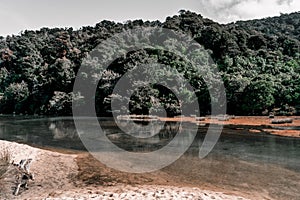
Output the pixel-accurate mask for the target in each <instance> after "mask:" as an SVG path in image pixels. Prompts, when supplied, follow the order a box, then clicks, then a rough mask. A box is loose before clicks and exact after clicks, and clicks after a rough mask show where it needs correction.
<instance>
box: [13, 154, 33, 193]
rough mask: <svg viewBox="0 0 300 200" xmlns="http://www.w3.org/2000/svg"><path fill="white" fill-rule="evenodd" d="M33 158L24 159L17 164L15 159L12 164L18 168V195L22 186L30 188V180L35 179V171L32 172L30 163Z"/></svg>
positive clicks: (15, 191) (16, 189) (16, 190)
mask: <svg viewBox="0 0 300 200" xmlns="http://www.w3.org/2000/svg"><path fill="white" fill-rule="evenodd" d="M31 161H32V159H30V158H29V159H23V160H21V161H20V163H18V164H15V163H14V161H13V162H12V165H13V166H14V167H16V169H17V170H18V175H17V177H16V178H17V182H16V188H15V190H14V195H18V194H19V191H20V188H24V189H28V182H29V181H30V180H34V176H33V173H30V164H31Z"/></svg>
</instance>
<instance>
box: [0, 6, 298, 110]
mask: <svg viewBox="0 0 300 200" xmlns="http://www.w3.org/2000/svg"><path fill="white" fill-rule="evenodd" d="M134 27H163V28H167V29H171V30H174V31H178V32H182V33H184V34H188V35H190V36H191V37H192V38H193V39H194V40H195V41H197V42H198V43H199V44H200V45H201V46H203V47H204V48H205V49H207V50H208V51H209V52H210V53H211V57H212V59H213V61H214V63H216V66H217V68H218V71H219V75H220V76H221V77H222V79H223V82H224V86H225V89H226V97H227V113H228V114H233V115H269V114H270V113H274V114H276V115H299V113H300V41H299V39H300V12H296V13H291V14H281V15H280V16H278V17H269V18H264V19H259V20H249V21H237V22H235V23H229V24H219V23H217V22H214V21H212V20H210V19H207V18H204V17H202V16H201V15H200V14H197V13H193V12H190V11H186V10H181V11H179V12H178V14H177V15H175V16H170V17H167V18H166V20H165V21H164V22H160V21H143V20H134V21H126V22H124V23H116V22H113V21H107V20H103V21H101V22H99V23H97V24H96V25H95V26H87V27H82V28H80V29H79V30H74V29H73V28H52V29H50V28H41V29H40V30H36V31H32V30H24V31H23V32H21V33H20V34H19V35H11V36H7V37H1V36H0V55H1V58H0V113H1V114H13V113H14V114H28V115H49V116H50V115H72V102H74V101H76V102H78V104H80V103H87V102H89V101H90V99H86V97H85V95H84V94H77V93H73V85H74V81H75V78H76V76H77V75H78V74H77V73H78V70H79V67H80V66H81V65H82V62H83V60H84V59H85V58H86V56H87V54H88V53H89V52H90V51H92V50H93V49H94V48H95V47H96V46H97V45H98V44H100V43H101V42H102V41H103V40H106V39H107V38H109V37H111V36H112V35H114V34H116V33H120V32H122V31H123V30H127V29H131V28H134ZM153 59H155V60H156V61H157V62H158V63H163V64H166V65H170V66H171V67H175V68H181V69H183V71H185V69H187V66H188V63H186V62H184V61H182V60H180V59H178V58H176V57H174V55H172V53H170V52H165V51H161V50H153V49H141V50H138V51H135V52H128V53H127V54H126V55H124V56H123V57H122V58H118V59H117V60H116V61H114V62H113V63H112V64H111V66H110V67H109V68H108V69H107V70H106V71H105V72H97V66H93V65H91V66H90V68H91V69H90V70H91V71H94V76H97V77H99V76H100V77H101V76H102V79H103V80H100V81H99V84H98V86H97V92H96V94H95V97H94V98H93V100H94V101H95V102H96V105H97V106H96V108H95V109H96V111H97V114H98V115H99V116H110V115H111V113H112V110H111V107H110V99H111V95H112V91H113V88H114V86H115V84H116V83H117V80H118V79H119V77H120V76H122V74H124V73H125V71H126V70H128V69H132V68H133V67H134V66H136V65H138V64H142V63H147V62H149V60H153ZM174 60H175V61H174ZM97 73H98V74H97ZM188 74H190V75H188ZM191 74H192V73H187V76H189V78H188V80H189V81H190V82H191V85H192V86H193V87H194V88H195V91H196V95H197V98H198V102H199V106H200V112H201V115H207V114H210V109H211V103H210V101H211V100H210V96H209V94H208V90H207V87H206V86H205V84H203V80H202V78H201V77H197V76H196V75H193V74H192V75H191ZM86 78H87V80H91V79H92V78H93V77H86ZM183 90H184V88H183ZM182 92H184V91H182ZM153 99H159V100H160V101H161V103H162V104H163V106H164V108H165V109H166V110H167V114H168V115H169V116H174V115H178V114H180V103H179V102H178V100H176V97H174V94H172V92H170V91H169V90H167V89H166V88H164V87H161V86H159V85H152V86H151V87H144V88H139V89H138V90H137V91H136V92H135V93H134V95H133V97H132V98H131V102H130V109H131V110H130V111H131V112H132V113H134V114H148V113H149V109H150V107H151V106H152V105H153V102H152V101H153Z"/></svg>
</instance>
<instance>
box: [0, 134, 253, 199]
mask: <svg viewBox="0 0 300 200" xmlns="http://www.w3.org/2000/svg"><path fill="white" fill-rule="evenodd" d="M0 150H1V151H4V150H7V151H9V152H10V153H11V160H14V162H15V163H17V162H19V161H20V160H21V159H24V158H32V159H33V161H32V164H31V167H30V171H31V172H32V173H34V177H35V180H34V181H31V182H29V184H28V190H20V194H19V195H18V196H14V195H13V189H14V187H15V173H16V172H15V171H14V170H15V167H13V166H10V167H9V168H8V170H7V172H6V173H5V174H4V175H3V177H2V178H1V182H0V199H18V200H19V199H20V200H21V199H68V200H70V199H203V200H209V199H220V200H221V199H228V200H229V199H232V200H235V199H236V200H243V199H247V198H245V197H242V195H241V196H240V195H237V192H236V191H235V192H231V191H228V192H226V191H222V192H219V191H216V190H215V189H212V190H209V189H207V186H206V188H205V189H204V188H199V187H192V186H191V187H189V186H184V185H180V184H175V185H174V184H170V185H168V182H169V181H170V182H171V181H172V180H169V179H168V175H167V174H165V173H164V172H157V173H152V174H145V175H135V174H126V175H124V174H123V173H121V172H119V173H118V172H116V171H115V170H111V169H108V168H106V167H103V168H101V167H100V168H99V169H98V170H99V171H100V172H102V171H103V173H102V174H99V175H98V176H95V174H93V176H94V177H93V178H94V179H97V177H98V179H97V180H94V182H93V183H91V184H88V183H87V182H85V180H89V181H90V179H85V178H84V175H83V174H84V172H83V169H84V167H82V166H81V167H80V166H78V162H79V161H80V159H79V158H80V157H81V159H83V158H84V157H85V156H86V155H85V154H86V153H78V154H70V153H58V152H53V151H49V150H43V149H39V148H34V147H31V146H28V145H25V144H18V143H15V142H8V141H3V140H0ZM83 164H84V162H83ZM101 166H102V165H101ZM80 168H81V169H80ZM85 170H88V169H85ZM90 170H93V168H92V167H91V168H90ZM95 173H97V170H96V172H95ZM110 175H111V177H110ZM95 177H96V178H95ZM151 178H152V179H154V180H155V181H152V180H151ZM120 179H122V181H120ZM247 196H248V195H247Z"/></svg>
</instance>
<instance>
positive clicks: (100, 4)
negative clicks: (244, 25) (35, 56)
mask: <svg viewBox="0 0 300 200" xmlns="http://www.w3.org/2000/svg"><path fill="white" fill-rule="evenodd" d="M181 9H185V10H191V11H194V12H197V13H199V14H201V15H203V16H204V17H207V18H210V19H212V20H214V21H217V22H219V23H228V22H232V21H237V20H246V19H257V18H263V17H269V16H278V15H279V14H280V13H290V12H296V11H300V0H151V1H145V0H0V35H2V36H6V35H11V34H18V33H20V32H21V31H22V30H23V31H24V30H26V29H27V30H37V29H40V28H42V27H50V28H53V27H73V28H75V29H78V28H80V27H82V26H87V25H90V26H93V25H95V24H96V23H97V22H100V21H102V20H104V19H106V20H113V21H118V22H125V21H127V20H133V19H143V20H160V21H164V20H165V18H166V17H167V16H172V15H175V14H178V11H179V10H181Z"/></svg>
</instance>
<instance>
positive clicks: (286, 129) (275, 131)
mask: <svg viewBox="0 0 300 200" xmlns="http://www.w3.org/2000/svg"><path fill="white" fill-rule="evenodd" d="M287 118H290V119H292V123H283V124H272V120H274V119H276V120H282V119H287ZM159 119H160V120H161V121H174V122H178V121H182V122H192V123H198V124H202V125H209V124H220V125H224V126H235V127H237V128H238V126H240V127H241V128H247V129H248V130H249V131H250V132H252V133H268V134H272V135H279V136H285V137H297V138H298V137H299V138H300V116H289V117H286V116H275V118H271V119H270V118H269V117H268V116H225V117H203V118H202V119H201V121H197V119H196V118H195V117H178V118H159ZM295 128H297V129H295Z"/></svg>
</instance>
